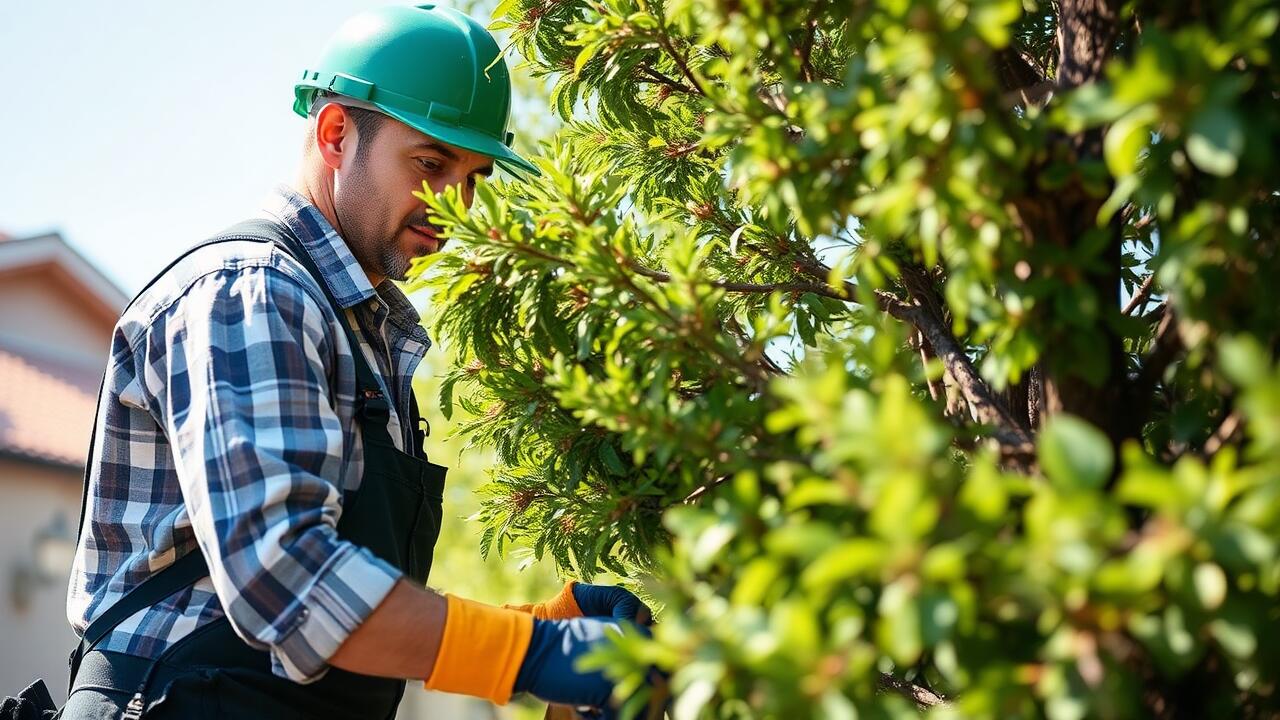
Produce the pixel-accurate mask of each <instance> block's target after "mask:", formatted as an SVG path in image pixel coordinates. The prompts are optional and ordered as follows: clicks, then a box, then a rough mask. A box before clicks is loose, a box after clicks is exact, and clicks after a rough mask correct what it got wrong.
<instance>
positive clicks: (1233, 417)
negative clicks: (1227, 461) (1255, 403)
mask: <svg viewBox="0 0 1280 720" xmlns="http://www.w3.org/2000/svg"><path fill="white" fill-rule="evenodd" d="M1243 422H1244V418H1243V417H1241V415H1240V413H1239V412H1237V411H1235V410H1232V411H1231V412H1230V413H1228V414H1227V416H1226V417H1225V418H1223V420H1222V424H1220V425H1218V429H1217V430H1214V431H1213V434H1212V435H1210V436H1209V439H1208V440H1206V441H1205V443H1204V454H1205V455H1208V456H1210V457H1212V456H1213V455H1215V454H1217V452H1218V451H1219V450H1221V449H1222V448H1223V446H1225V445H1226V444H1227V443H1229V442H1231V441H1232V440H1233V439H1234V438H1235V436H1236V434H1237V433H1238V432H1239V431H1240V426H1241V424H1243Z"/></svg>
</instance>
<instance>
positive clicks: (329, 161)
mask: <svg viewBox="0 0 1280 720" xmlns="http://www.w3.org/2000/svg"><path fill="white" fill-rule="evenodd" d="M356 142H358V141H357V138H356V124H355V122H354V121H353V120H352V119H351V116H350V115H348V114H347V110H346V108H344V107H342V106H341V105H339V104H338V103H332V102H331V103H329V104H327V105H325V106H324V107H322V108H320V112H319V113H318V114H317V115H316V149H317V150H319V151H320V157H321V158H322V159H323V160H324V164H325V165H328V166H329V169H330V170H333V171H335V172H336V171H338V170H340V169H341V168H342V164H343V162H344V161H345V160H346V159H347V158H348V157H349V156H352V155H354V154H355V149H356Z"/></svg>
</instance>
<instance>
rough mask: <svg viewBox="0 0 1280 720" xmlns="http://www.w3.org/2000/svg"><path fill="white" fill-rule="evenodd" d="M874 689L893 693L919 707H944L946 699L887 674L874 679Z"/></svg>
mask: <svg viewBox="0 0 1280 720" xmlns="http://www.w3.org/2000/svg"><path fill="white" fill-rule="evenodd" d="M876 688H877V689H879V690H880V691H881V692H893V693H897V694H899V695H901V696H902V697H905V698H906V699H908V700H910V701H912V702H914V703H915V704H916V705H918V706H920V707H934V706H938V705H946V704H947V700H946V698H944V697H942V696H941V695H938V694H937V693H935V692H933V691H932V690H929V689H928V688H923V687H920V686H919V685H915V684H913V683H909V682H907V681H905V680H899V679H898V678H896V677H894V676H892V675H890V674H889V673H880V675H879V677H877V678H876Z"/></svg>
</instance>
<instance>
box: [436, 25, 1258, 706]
mask: <svg viewBox="0 0 1280 720" xmlns="http://www.w3.org/2000/svg"><path fill="white" fill-rule="evenodd" d="M1209 5H1211V7H1208V6H1209ZM1095 6H1096V5H1090V6H1089V7H1095ZM1080 7H1081V4H1080V3H1078V2H1070V1H1062V2H1055V3H1048V2H1035V1H1034V0H1025V1H1024V2H1021V3H1020V2H1017V1H1016V0H883V1H881V2H855V3H843V4H833V3H827V2H797V1H794V0H791V1H786V0H784V1H766V0H736V1H734V2H727V1H726V2H709V1H708V2H696V1H695V0H666V1H665V2H654V1H652V0H648V1H646V0H591V1H587V0H508V1H507V2H504V3H502V5H501V6H500V7H499V10H498V13H497V15H498V23H497V25H498V26H499V27H501V28H504V29H506V30H509V31H510V32H511V37H512V42H513V44H514V46H515V48H516V49H517V50H518V52H519V53H520V54H521V55H523V57H524V59H525V61H526V64H525V66H524V67H525V68H526V69H528V70H530V71H531V72H532V73H533V74H534V75H535V76H536V77H539V78H544V79H546V80H547V81H548V82H550V83H552V87H553V91H552V102H551V104H552V105H553V106H554V108H555V110H556V111H557V112H558V113H559V115H560V116H561V119H562V120H563V121H564V122H565V126H564V129H563V130H562V131H561V132H560V133H559V134H558V135H557V137H556V139H555V140H554V141H553V142H551V143H550V144H548V145H547V146H546V147H545V149H544V153H543V157H542V158H541V159H540V160H539V161H538V163H539V166H540V167H541V169H542V171H543V173H544V175H543V177H542V178H540V179H537V180H516V181H499V182H495V183H492V184H484V183H482V184H481V185H480V186H479V187H478V188H477V190H476V199H475V203H474V205H473V207H471V208H469V209H468V208H467V207H466V206H464V205H463V204H462V203H461V201H460V199H459V197H458V195H457V193H455V192H452V191H450V192H448V193H445V194H443V195H439V196H436V195H432V194H431V193H429V192H426V191H425V188H424V193H423V194H422V198H423V200H424V201H426V202H428V203H429V204H430V205H431V207H432V208H433V210H434V212H435V214H436V216H437V218H438V220H439V221H440V222H441V223H442V224H443V225H445V226H446V227H447V229H448V230H449V233H450V235H451V238H452V240H451V242H452V243H454V245H455V246H456V247H457V250H456V251H453V252H448V253H444V254H440V255H437V256H434V257H433V258H431V260H430V262H429V263H428V264H427V266H426V267H424V268H423V272H422V275H421V278H422V280H421V282H422V283H423V284H424V285H426V286H428V287H430V288H431V289H432V291H433V293H434V300H435V302H436V304H437V307H438V308H439V310H438V313H437V316H436V318H435V332H436V335H437V336H438V337H440V338H442V339H444V340H445V341H446V342H447V343H448V344H450V346H451V347H453V348H454V349H455V350H456V352H457V353H458V363H457V365H456V366H455V368H454V369H453V370H451V371H450V373H449V375H448V377H447V378H446V380H445V382H444V384H443V387H442V393H441V397H442V401H443V407H444V411H445V414H446V415H448V414H449V413H450V412H452V411H453V408H454V406H455V404H456V405H457V406H459V407H460V408H461V409H462V410H464V411H465V412H466V414H467V419H466V420H465V421H463V422H462V423H461V424H462V432H463V434H465V435H466V436H467V437H469V439H470V441H471V442H472V443H473V444H475V445H478V446H487V447H492V448H494V449H495V450H496V453H497V460H498V461H497V463H496V466H495V468H494V472H493V478H492V482H491V483H490V484H489V485H488V486H487V488H486V489H485V491H484V492H485V501H484V504H483V507H482V510H481V512H480V520H482V521H483V523H484V528H485V530H484V540H483V544H484V546H485V549H486V551H488V549H490V548H497V549H499V550H501V549H503V548H505V547H507V546H509V545H511V544H512V543H516V544H518V545H521V546H523V547H525V548H527V550H526V551H527V552H532V553H533V555H534V556H535V557H538V558H541V557H544V556H545V557H550V558H552V559H554V561H555V562H556V563H557V564H558V565H559V566H560V567H561V568H562V570H564V571H565V572H567V573H569V574H573V575H576V576H579V577H584V578H590V577H591V576H592V575H593V574H595V573H597V572H600V571H601V570H610V571H613V572H617V573H619V574H622V575H624V576H627V577H629V578H632V579H633V580H635V581H637V582H644V583H645V588H646V590H647V591H648V592H649V593H651V594H652V596H653V597H655V598H656V599H658V600H659V601H660V602H661V604H662V606H663V608H664V610H663V612H662V615H661V622H660V623H659V624H658V626H657V627H656V629H655V632H654V637H653V639H652V640H646V639H644V638H641V637H638V636H628V637H626V638H624V639H622V640H620V641H619V642H618V643H617V644H616V645H615V646H614V647H612V648H611V649H610V650H609V651H608V652H607V653H604V654H602V655H601V656H600V657H599V658H597V662H600V663H602V664H604V666H606V667H608V668H609V669H610V671H611V672H613V673H616V674H617V675H618V676H619V677H621V678H623V679H624V684H623V686H622V690H621V691H620V692H621V694H623V695H629V694H630V691H631V690H632V689H635V688H638V687H639V685H640V678H642V677H643V676H644V670H645V668H647V667H649V666H650V665H656V666H658V667H660V668H662V669H664V670H667V671H669V672H672V673H673V674H672V683H673V688H674V690H675V691H676V698H675V701H674V703H673V706H672V709H673V712H674V714H675V716H676V717H677V718H694V717H715V718H787V719H788V720H790V719H792V718H806V717H813V718H853V717H916V716H917V715H918V714H920V712H921V709H920V708H919V707H918V706H917V703H916V702H913V701H912V700H911V699H909V697H908V696H909V695H910V693H906V692H899V691H895V690H893V689H892V688H894V687H898V688H901V687H902V685H903V683H909V684H912V685H914V686H915V689H916V690H917V691H919V692H925V689H926V688H927V689H928V690H930V691H932V692H933V693H937V694H938V695H941V696H943V697H945V698H946V700H947V701H946V703H945V704H941V705H930V706H929V709H928V710H927V712H928V713H929V714H931V715H934V716H938V717H965V718H968V717H1040V716H1046V717H1050V718H1064V719H1065V718H1081V717H1108V718H1127V717H1135V716H1146V715H1151V716H1167V717H1172V716H1175V715H1178V716H1192V717H1225V716H1255V717H1262V716H1265V715H1267V713H1269V712H1274V711H1275V710H1276V707H1277V705H1278V704H1280V698H1277V695H1276V693H1277V688H1276V683H1277V671H1276V669H1275V668H1277V667H1280V657H1276V654H1277V650H1276V649H1275V646H1274V645H1272V644H1270V643H1269V642H1267V640H1268V639H1269V638H1272V637H1275V636H1276V633H1277V630H1280V627H1278V626H1280V604H1278V603H1277V598H1278V597H1280V559H1278V557H1277V552H1276V550H1277V548H1276V543H1277V538H1280V365H1277V361H1276V352H1277V348H1278V347H1280V332H1278V328H1280V296H1278V294H1277V288H1276V286H1275V283H1274V280H1273V278H1275V277H1280V253H1278V250H1280V248H1278V247H1277V233H1276V226H1277V220H1278V217H1277V189H1278V188H1280V169H1277V168H1280V165H1277V163H1276V162H1275V160H1276V158H1275V157H1274V154H1275V153H1274V149H1275V148H1276V147H1280V142H1278V138H1277V134H1278V128H1280V117H1278V116H1277V114H1278V113H1280V110H1278V108H1280V106H1278V105H1277V104H1276V103H1275V97H1276V93H1277V92H1280V82H1278V81H1280V78H1278V77H1277V71H1276V68H1275V65H1274V58H1273V56H1274V52H1275V50H1276V40H1275V30H1276V26H1277V24H1278V23H1280V8H1277V7H1276V6H1275V4H1274V3H1273V2H1267V1H1266V0H1229V1H1224V2H1219V3H1212V4H1206V3H1202V4H1194V5H1192V6H1187V7H1183V6H1182V4H1172V5H1170V4H1164V3H1148V2H1128V3H1124V4H1123V6H1119V4H1117V7H1116V8H1115V11H1114V15H1112V16H1098V17H1094V18H1092V19H1086V20H1088V21H1083V20H1081V19H1080V18H1079V17H1076V16H1074V15H1072V13H1075V12H1077V10H1079V8H1080ZM1060 24H1062V25H1064V27H1065V28H1066V29H1067V30H1068V31H1070V30H1071V29H1072V28H1074V29H1075V31H1080V30H1081V28H1083V31H1084V32H1085V33H1086V40H1088V39H1090V38H1091V40H1090V41H1081V42H1075V43H1068V44H1067V45H1066V51H1065V52H1064V53H1063V54H1062V55H1061V56H1060V55H1059V53H1060V49H1059V44H1058V43H1057V42H1056V39H1055V38H1056V33H1057V32H1058V30H1059V25H1060ZM1090 42H1092V45H1091V44H1090ZM1090 48H1092V50H1091V49H1090ZM1090 52H1092V53H1093V55H1090V54H1089V53H1090ZM1104 60H1105V62H1104ZM1094 61H1096V62H1094ZM1090 67H1093V68H1097V69H1098V70H1096V71H1093V73H1092V75H1088V76H1087V77H1085V79H1084V81H1081V82H1078V83H1077V82H1069V81H1068V80H1067V79H1066V78H1067V70H1066V69H1067V68H1071V73H1076V72H1079V71H1080V70H1079V68H1085V71H1084V72H1086V74H1088V72H1089V71H1088V68H1090ZM1060 70H1061V71H1062V72H1063V73H1064V74H1063V77H1059V76H1058V73H1059V72H1060ZM1046 89H1048V90H1051V91H1052V92H1045V90H1046ZM886 311H887V312H886ZM916 697H920V695H917V696H916Z"/></svg>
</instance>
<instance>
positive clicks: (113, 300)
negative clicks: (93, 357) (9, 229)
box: [0, 232, 129, 324]
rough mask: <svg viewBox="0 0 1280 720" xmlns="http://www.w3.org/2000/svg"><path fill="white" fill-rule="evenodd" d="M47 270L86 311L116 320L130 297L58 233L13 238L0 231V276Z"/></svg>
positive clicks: (0, 277)
mask: <svg viewBox="0 0 1280 720" xmlns="http://www.w3.org/2000/svg"><path fill="white" fill-rule="evenodd" d="M33 272H47V273H49V274H50V275H52V276H53V277H54V278H55V279H57V280H59V281H61V282H62V284H63V285H64V286H65V287H66V288H67V289H68V291H69V292H71V293H72V294H73V295H74V296H75V297H76V298H77V299H79V300H80V301H81V302H82V303H83V305H82V306H83V307H84V308H85V310H86V311H88V312H90V313H92V314H93V315H95V316H97V317H99V318H101V319H103V320H105V321H106V322H108V323H111V324H115V321H116V318H118V317H120V313H121V312H122V311H124V308H125V305H127V304H128V302H129V298H128V297H127V296H126V295H125V294H124V291H122V290H121V289H120V288H118V287H116V284H115V283H113V282H111V280H110V279H108V278H107V276H106V275H104V274H102V272H101V271H100V270H98V269H97V268H96V267H94V266H93V265H92V264H91V263H90V262H89V261H88V260H86V259H85V257H84V256H83V255H81V254H80V253H78V252H76V251H75V249H73V248H72V247H71V246H70V245H68V244H67V241H66V240H64V239H63V238H62V236H61V235H59V234H58V233H56V232H55V233H46V234H44V235H34V236H32V237H26V238H13V237H9V236H7V235H4V233H0V280H3V279H4V277H5V276H6V275H10V274H16V273H23V274H29V273H33Z"/></svg>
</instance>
